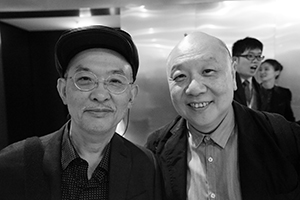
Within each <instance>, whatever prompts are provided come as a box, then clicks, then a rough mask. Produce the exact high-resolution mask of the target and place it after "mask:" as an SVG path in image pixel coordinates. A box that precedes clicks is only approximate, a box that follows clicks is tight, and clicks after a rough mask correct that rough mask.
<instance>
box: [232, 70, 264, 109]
mask: <svg viewBox="0 0 300 200" xmlns="http://www.w3.org/2000/svg"><path fill="white" fill-rule="evenodd" d="M235 80H236V85H237V90H235V91H234V97H233V99H234V100H235V101H237V102H239V103H240V104H242V105H244V106H247V102H246V95H245V89H244V87H243V85H242V81H241V77H240V75H239V74H238V73H235ZM252 88H253V90H255V92H256V94H257V95H256V97H255V98H256V102H257V109H256V110H260V105H261V99H260V96H261V95H260V85H259V83H258V82H257V81H256V80H255V78H254V77H253V78H252Z"/></svg>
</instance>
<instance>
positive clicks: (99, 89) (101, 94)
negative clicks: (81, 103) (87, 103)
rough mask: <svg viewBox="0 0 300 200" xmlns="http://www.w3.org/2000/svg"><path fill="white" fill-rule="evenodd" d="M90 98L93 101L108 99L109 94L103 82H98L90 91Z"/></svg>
mask: <svg viewBox="0 0 300 200" xmlns="http://www.w3.org/2000/svg"><path fill="white" fill-rule="evenodd" d="M90 98H91V100H93V101H99V102H101V101H105V100H107V99H109V98H110V92H109V91H108V90H107V89H106V86H105V84H104V83H103V82H100V81H99V82H98V84H97V86H96V87H95V88H94V89H93V90H92V91H91V94H90Z"/></svg>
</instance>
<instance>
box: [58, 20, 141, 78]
mask: <svg viewBox="0 0 300 200" xmlns="http://www.w3.org/2000/svg"><path fill="white" fill-rule="evenodd" d="M92 48H105V49H111V50H113V51H116V52H118V53H119V54H121V55H122V56H123V57H124V58H125V59H126V60H127V62H128V63H129V64H130V65H131V68H132V72H133V81H135V79H136V74H137V71H138V68H139V58H138V51H137V48H136V46H135V44H134V43H133V41H132V38H131V36H130V35H129V33H127V32H125V31H123V30H121V29H115V28H111V27H107V26H102V25H95V26H89V27H83V28H77V29H71V30H69V31H66V32H65V33H63V34H62V35H61V37H60V38H59V39H58V41H57V43H56V45H55V63H56V69H57V71H58V73H59V75H60V77H64V75H65V72H66V70H67V67H68V64H69V62H70V60H71V59H72V58H73V57H74V56H75V55H76V54H78V53H79V52H81V51H84V50H86V49H92Z"/></svg>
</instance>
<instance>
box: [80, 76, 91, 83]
mask: <svg viewBox="0 0 300 200" xmlns="http://www.w3.org/2000/svg"><path fill="white" fill-rule="evenodd" d="M92 82H93V79H92V78H91V77H89V76H81V77H78V78H77V79H76V83H78V84H80V85H84V84H90V83H92Z"/></svg>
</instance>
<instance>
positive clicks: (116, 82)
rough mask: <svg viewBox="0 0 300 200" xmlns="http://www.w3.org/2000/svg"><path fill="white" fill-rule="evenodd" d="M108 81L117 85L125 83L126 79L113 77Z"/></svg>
mask: <svg viewBox="0 0 300 200" xmlns="http://www.w3.org/2000/svg"><path fill="white" fill-rule="evenodd" d="M108 83H109V84H113V85H116V84H124V81H122V80H121V79H118V78H112V79H109V80H108Z"/></svg>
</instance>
